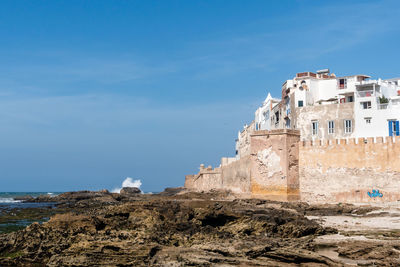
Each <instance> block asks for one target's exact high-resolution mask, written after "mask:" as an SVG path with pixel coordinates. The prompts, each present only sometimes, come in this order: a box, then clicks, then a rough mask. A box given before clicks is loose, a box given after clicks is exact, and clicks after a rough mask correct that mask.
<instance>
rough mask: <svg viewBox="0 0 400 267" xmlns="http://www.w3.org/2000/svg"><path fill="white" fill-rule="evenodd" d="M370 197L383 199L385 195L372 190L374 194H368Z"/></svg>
mask: <svg viewBox="0 0 400 267" xmlns="http://www.w3.org/2000/svg"><path fill="white" fill-rule="evenodd" d="M367 194H368V196H369V197H383V194H382V193H380V192H379V190H376V189H372V193H370V192H367Z"/></svg>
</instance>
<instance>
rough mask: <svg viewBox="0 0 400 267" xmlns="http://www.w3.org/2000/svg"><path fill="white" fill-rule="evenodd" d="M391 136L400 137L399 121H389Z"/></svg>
mask: <svg viewBox="0 0 400 267" xmlns="http://www.w3.org/2000/svg"><path fill="white" fill-rule="evenodd" d="M388 122H389V136H399V135H400V125H399V121H397V120H389V121H388Z"/></svg>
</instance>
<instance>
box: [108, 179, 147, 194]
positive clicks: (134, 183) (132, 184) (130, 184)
mask: <svg viewBox="0 0 400 267" xmlns="http://www.w3.org/2000/svg"><path fill="white" fill-rule="evenodd" d="M141 186H142V181H140V180H134V181H133V180H132V178H131V177H126V179H125V180H124V181H123V182H122V187H119V188H118V187H117V188H114V189H113V190H112V191H111V192H112V193H119V192H120V191H121V189H122V188H124V187H137V188H139V189H140V187H141Z"/></svg>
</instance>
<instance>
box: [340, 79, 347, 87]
mask: <svg viewBox="0 0 400 267" xmlns="http://www.w3.org/2000/svg"><path fill="white" fill-rule="evenodd" d="M338 88H339V89H346V88H347V79H339V80H338Z"/></svg>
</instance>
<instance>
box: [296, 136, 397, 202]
mask: <svg viewBox="0 0 400 267" xmlns="http://www.w3.org/2000/svg"><path fill="white" fill-rule="evenodd" d="M299 170H300V191H301V199H302V200H304V201H308V202H389V201H397V200H400V193H399V192H400V137H393V138H392V137H385V138H383V137H378V138H376V139H374V138H366V139H364V138H359V139H348V140H345V139H341V140H330V141H329V142H328V141H326V140H325V141H321V140H318V141H314V142H312V141H302V142H300V146H299ZM373 190H379V193H377V191H375V194H374V192H373Z"/></svg>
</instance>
